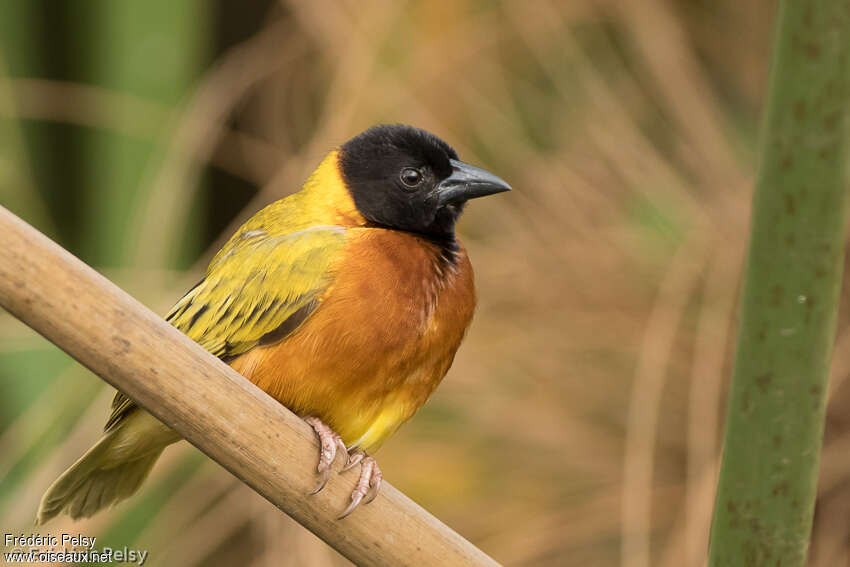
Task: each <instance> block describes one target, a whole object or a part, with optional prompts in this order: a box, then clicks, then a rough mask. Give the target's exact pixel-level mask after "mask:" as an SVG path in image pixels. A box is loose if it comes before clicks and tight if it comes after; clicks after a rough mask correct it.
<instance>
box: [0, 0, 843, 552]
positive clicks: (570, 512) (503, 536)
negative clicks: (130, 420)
mask: <svg viewBox="0 0 850 567" xmlns="http://www.w3.org/2000/svg"><path fill="white" fill-rule="evenodd" d="M231 9H233V8H231ZM266 9H267V12H265V13H264V15H263V16H262V18H261V23H260V25H259V26H258V28H257V29H256V30H254V31H253V32H252V33H251V34H249V35H248V37H246V38H244V39H241V38H240V39H239V40H238V41H233V42H232V45H230V46H228V47H227V48H226V49H222V50H221V52H220V53H219V54H218V55H217V58H216V60H215V62H214V64H213V65H211V66H210V67H209V69H208V70H207V71H206V73H205V74H204V76H203V77H202V78H201V80H200V82H199V84H198V86H197V89H196V90H195V91H194V94H193V95H192V97H191V98H190V100H188V101H187V102H186V103H185V106H183V107H181V108H180V112H179V114H177V117H176V119H175V120H176V125H175V128H174V135H173V137H172V138H170V139H169V140H168V157H167V158H166V160H165V162H164V165H163V166H162V169H161V171H159V172H158V173H157V174H156V175H155V176H154V177H153V179H154V181H153V182H152V185H151V187H152V189H151V192H150V196H151V197H150V201H149V203H150V206H149V208H148V209H146V211H145V213H144V214H142V215H140V217H139V219H140V220H139V222H138V224H137V225H136V231H137V232H136V233H134V236H133V237H134V239H135V240H134V241H135V242H136V243H137V248H136V250H137V253H136V255H135V256H134V258H133V259H132V262H130V263H129V265H128V266H127V267H126V268H123V269H122V270H116V271H114V272H110V276H112V277H113V278H114V279H116V280H117V281H119V283H121V284H122V285H125V286H126V287H127V288H128V289H129V290H130V291H132V292H134V293H138V294H139V295H140V297H142V298H143V299H145V300H146V301H147V302H148V304H150V305H154V306H156V307H157V308H159V309H161V310H164V309H165V308H167V307H168V305H169V303H170V302H172V301H174V300H175V299H176V298H177V297H178V296H179V293H180V292H181V291H182V289H183V287H185V284H187V283H191V282H190V280H191V279H192V278H193V277H194V276H196V275H197V272H198V270H199V268H200V266H202V265H203V262H204V261H206V260H208V259H209V257H210V255H211V253H212V252H213V251H214V250H215V248H216V246H217V245H219V244H220V243H221V239H223V238H226V237H227V236H228V235H229V233H230V232H231V231H232V230H233V229H234V228H235V226H236V224H237V223H238V222H240V221H241V220H243V219H244V218H246V217H247V216H249V215H250V214H252V213H253V212H254V211H256V210H257V209H258V208H259V207H261V206H262V205H263V204H265V203H267V202H269V201H271V200H273V199H276V198H280V197H282V196H284V195H286V194H288V193H291V192H292V191H294V190H296V189H297V188H298V186H299V185H300V183H301V181H302V180H303V179H304V178H305V176H306V175H307V174H308V173H309V171H310V170H311V169H312V168H313V167H314V166H315V165H316V164H317V162H318V161H319V159H320V158H321V156H322V155H323V154H324V153H325V152H326V151H327V150H328V149H329V148H331V147H333V146H334V145H336V144H339V143H341V142H342V141H344V140H345V139H347V138H348V137H350V136H351V135H353V134H355V133H357V132H359V131H360V130H362V129H364V128H366V127H368V126H370V125H372V124H374V123H377V122H405V123H411V124H415V125H417V126H420V127H423V128H426V129H428V130H431V131H433V132H435V133H437V134H438V135H440V136H441V137H443V138H445V139H446V140H448V141H449V142H450V143H452V144H453V145H454V146H455V147H456V148H457V150H458V152H459V154H460V155H461V157H462V158H463V159H465V160H466V161H469V162H472V163H476V164H480V165H482V166H484V167H487V168H488V169H490V170H492V171H494V172H496V173H497V174H499V175H500V176H502V177H503V178H505V179H507V180H508V181H509V182H510V183H511V184H512V185H513V186H514V188H515V190H514V191H513V192H512V193H511V194H509V195H507V196H502V197H499V198H493V199H487V200H482V202H475V203H473V204H471V206H470V207H469V208H468V210H467V212H466V214H465V217H464V219H463V221H462V225H461V233H462V238H463V240H464V242H465V244H466V246H467V248H468V249H469V253H470V257H471V258H472V261H473V265H474V266H475V269H476V278H477V287H478V294H479V306H478V311H477V316H476V319H475V322H474V323H473V326H472V328H471V330H470V333H469V335H468V337H467V340H466V342H465V344H464V346H463V347H462V349H461V351H460V353H459V355H458V357H457V360H456V362H455V364H454V366H453V368H452V370H451V372H450V374H449V376H448V377H447V378H446V380H445V382H444V383H443V385H441V387H440V388H439V389H438V391H437V392H436V394H435V395H434V396H433V398H432V400H431V401H430V402H429V403H428V405H427V406H426V407H425V408H424V409H423V410H422V411H421V412H420V413H419V414H418V415H417V416H416V417H415V418H414V419H413V420H412V421H411V422H410V423H409V424H408V425H406V426H405V427H404V428H402V430H401V431H400V432H399V433H398V434H397V435H396V437H395V438H393V439H392V440H391V441H390V442H388V444H387V445H386V447H385V448H384V449H383V450H382V451H381V452H380V453H379V455H378V457H379V461H380V462H381V464H382V467H383V468H384V471H385V476H386V477H387V478H388V479H389V480H390V481H391V482H392V483H393V484H395V485H396V486H398V487H399V488H400V489H402V490H404V491H405V492H406V493H407V494H408V495H410V496H411V497H412V498H414V499H415V500H416V501H418V502H419V503H421V504H422V505H423V506H425V507H426V508H427V509H429V510H430V511H431V512H432V513H434V514H435V515H436V516H437V517H439V518H441V519H442V520H443V521H445V522H446V523H448V524H449V525H451V526H452V527H454V528H455V529H457V530H458V531H459V532H460V533H461V534H463V535H464V536H465V537H467V538H468V539H470V540H471V541H473V542H474V543H475V544H477V545H479V546H480V547H482V548H483V549H484V550H485V551H487V552H488V553H490V554H491V555H493V556H494V557H495V558H497V559H498V560H500V561H502V562H504V563H505V564H508V565H593V566H601V565H623V566H624V567H648V566H649V565H658V566H671V567H672V566H678V565H702V564H703V562H704V560H705V552H706V549H707V543H708V527H709V520H710V514H711V506H712V504H713V501H712V498H713V490H714V480H715V475H716V471H717V464H718V455H719V450H720V447H719V440H720V436H719V431H720V427H721V425H722V414H723V406H724V400H725V388H726V384H727V380H728V378H727V377H728V375H729V370H730V369H729V362H730V355H731V353H732V352H733V349H734V331H735V304H736V299H737V293H738V286H739V281H740V275H741V274H740V271H741V265H742V257H743V253H744V250H745V246H746V241H747V225H748V211H749V198H750V195H751V190H752V175H753V172H754V169H755V150H756V142H757V132H758V126H757V125H758V114H759V109H760V107H761V99H762V96H763V93H764V89H765V82H766V77H767V68H768V54H769V47H770V36H771V26H772V21H773V10H774V3H773V2H767V1H765V0H753V1H752V2H746V3H740V2H734V1H732V0H718V1H716V2H705V1H692V2H685V1H678V2H672V1H665V0H645V1H641V2H637V1H625V2H614V1H611V0H607V1H606V0H599V1H592V0H576V1H573V2H555V1H547V0H533V1H529V2H520V1H504V2H499V3H491V2H481V1H474V0H463V1H454V2H448V1H436V2H393V1H376V2H368V3H365V4H364V3H360V2H353V1H349V0H317V1H313V2H305V1H301V0H289V1H281V2H280V3H270V4H269V5H268V6H267V8H266ZM225 12H226V10H225ZM222 25H225V26H226V25H227V22H226V21H225V22H223V23H222ZM10 88H11V91H12V92H13V94H14V99H15V103H16V107H15V112H16V113H17V114H18V115H19V116H20V117H22V118H24V119H27V120H39V119H44V120H53V121H67V122H69V123H72V124H76V125H82V126H86V127H96V128H106V129H116V130H118V131H120V132H123V133H129V134H131V135H135V136H139V137H147V138H150V137H151V136H153V135H154V134H152V133H151V131H150V124H151V123H152V122H153V123H155V122H157V121H160V120H161V119H163V118H166V117H169V116H172V115H171V114H169V113H170V112H172V110H173V109H171V108H165V107H162V106H160V105H157V104H155V103H151V102H150V101H145V100H141V99H137V98H133V97H131V96H129V95H126V94H121V93H117V92H113V91H108V90H105V89H100V88H97V87H93V86H90V85H84V84H80V83H74V82H59V81H52V80H43V79H40V80H36V79H32V78H26V77H24V78H20V77H19V78H14V79H11V80H10ZM128 106H129V107H131V108H132V109H134V112H132V113H130V114H129V115H127V116H130V117H129V118H128V117H126V116H125V117H124V118H122V119H113V118H110V116H112V115H111V114H110V113H109V112H106V111H105V110H104V109H107V110H108V109H109V108H113V107H121V108H126V107H128ZM210 169H212V170H216V171H219V172H225V173H226V174H227V175H228V176H230V177H232V178H234V179H238V180H242V182H247V183H249V184H250V185H252V186H254V187H257V188H259V189H258V190H257V189H248V190H246V192H245V193H244V194H243V195H242V196H241V197H239V198H237V199H236V201H233V200H231V201H230V202H239V204H240V206H238V207H235V206H234V207H230V208H227V207H224V210H220V209H219V208H217V207H216V202H215V201H214V200H213V201H212V204H211V210H212V209H215V210H214V211H213V213H214V214H213V215H212V217H213V221H211V222H212V224H213V225H215V224H216V223H218V225H216V226H219V225H220V226H224V225H225V224H226V225H227V228H225V229H224V230H221V231H219V230H218V228H216V230H215V231H214V234H211V235H210V236H216V238H215V239H214V241H213V242H212V244H210V245H209V248H208V250H207V251H206V252H205V253H204V254H203V255H202V257H201V258H200V259H199V260H198V264H197V265H196V267H195V268H194V270H193V271H192V272H191V273H190V274H189V275H188V276H186V277H185V278H183V279H180V278H179V277H178V276H175V275H174V274H173V273H172V272H168V271H163V269H162V268H163V267H164V266H166V265H167V264H168V262H167V258H168V254H169V253H170V243H172V242H173V241H175V240H176V239H179V238H180V235H181V234H182V233H181V232H180V230H181V229H180V227H181V226H183V225H182V224H181V223H182V222H184V221H185V219H186V218H188V217H189V216H190V215H191V214H192V210H191V209H192V203H193V200H192V199H193V197H192V189H190V187H194V186H195V185H196V184H193V183H191V181H192V180H193V179H196V178H197V176H198V175H200V174H199V172H203V171H206V170H210ZM193 176H194V177H193ZM198 187H201V188H203V185H198ZM200 190H203V189H200ZM181 286H183V287H181ZM23 332H24V331H21V330H20V329H19V328H18V327H16V326H15V325H14V324H13V323H10V322H8V321H6V320H5V319H4V320H3V333H4V335H3V337H4V340H6V339H7V338H9V340H11V339H12V338H15V337H17V335H16V333H23ZM833 366H834V368H833V370H834V372H833V380H832V390H831V391H832V398H831V404H830V421H829V424H828V432H827V438H826V445H825V452H824V458H823V473H822V479H821V480H822V482H821V489H820V502H819V507H818V512H817V518H816V526H815V534H814V540H813V547H812V562H811V564H812V565H817V566H821V565H822V566H827V565H830V566H832V565H838V564H847V561H848V557H850V555H848V552H850V550H848V537H850V529H848V521H847V519H848V518H847V516H848V510H850V508H848V505H847V503H848V501H850V476H848V473H850V457H848V455H850V448H848V443H850V441H848V439H850V437H848V435H850V421H848V420H847V419H846V418H845V417H844V416H845V415H846V414H847V411H846V410H847V409H848V408H850V391H849V390H848V388H847V387H846V385H845V380H844V379H845V377H846V376H847V375H848V373H850V326H848V324H847V318H846V317H842V318H841V321H840V324H839V338H838V348H837V351H836V356H835V360H834V365H833ZM75 380H77V382H78V383H79V384H85V385H87V386H86V388H88V389H87V390H86V389H85V388H83V389H82V390H81V391H82V392H83V393H82V394H80V400H79V401H78V402H74V403H77V404H78V405H79V407H80V412H82V411H83V410H84V409H85V408H86V407H88V408H89V409H88V413H86V414H85V417H83V418H82V419H81V420H79V421H78V422H76V423H75V425H74V427H73V428H70V429H69V431H68V432H66V434H65V435H63V436H61V439H57V440H55V441H54V442H53V446H52V447H53V448H52V449H51V453H50V455H49V456H47V457H45V458H44V459H43V460H41V461H39V462H38V464H37V465H36V466H34V467H33V472H32V474H31V475H30V477H29V478H28V479H27V480H26V481H22V483H21V485H20V490H19V491H17V492H16V496H15V497H14V499H13V500H12V503H11V504H9V505H7V506H5V507H4V508H3V510H4V512H3V513H4V516H3V517H4V522H3V523H4V525H8V526H9V527H10V528H14V529H21V526H23V525H25V522H24V520H27V519H28V518H29V517H30V511H34V509H35V502H36V501H37V498H38V496H39V495H40V491H41V490H43V488H44V487H45V486H46V485H47V483H48V482H49V480H50V479H51V478H52V476H53V475H55V474H56V473H57V472H59V471H60V470H61V469H62V468H63V467H64V466H65V465H67V464H68V463H70V462H71V461H72V460H73V459H74V458H75V457H76V455H77V454H78V453H79V452H80V451H81V450H82V449H83V448H85V447H86V446H87V445H88V444H89V443H90V442H91V441H92V440H93V439H94V438H95V435H96V430H97V429H98V427H99V425H100V423H99V422H100V420H101V419H102V418H103V415H104V414H105V406H106V396H107V394H105V393H102V394H101V395H100V396H99V397H98V398H97V399H96V401H94V402H91V403H90V402H89V400H90V399H91V397H92V392H93V391H94V390H95V389H96V388H97V386H96V385H97V380H96V379H95V378H93V377H91V376H85V375H83V376H82V377H79V378H75ZM43 396H44V397H43V398H39V404H38V406H37V404H35V403H34V404H33V407H34V408H36V409H32V410H31V411H30V413H27V412H24V413H23V414H22V416H21V417H19V418H18V419H17V420H16V421H14V422H13V423H12V424H11V425H10V426H9V427H8V428H6V429H5V430H4V431H3V433H2V435H3V437H0V439H6V442H7V443H8V442H9V441H8V439H9V438H10V437H11V436H12V435H13V433H10V431H11V432H15V433H14V435H18V434H20V432H21V431H23V430H26V428H27V427H29V425H28V424H29V423H30V422H37V421H38V419H39V416H43V413H40V412H45V411H46V410H44V409H38V407H40V408H44V407H46V406H47V404H49V403H50V402H51V400H52V401H53V402H56V403H62V402H64V401H66V400H65V397H66V396H65V394H63V393H62V391H61V390H60V388H59V387H58V386H57V387H55V388H54V389H53V390H48V391H46V392H45V393H44V394H43ZM50 396H53V397H52V398H50ZM75 399H76V398H75ZM28 416H29V417H28ZM27 419H29V420H30V421H26V420H27ZM36 430H37V429H36ZM39 435H41V434H40V433H32V434H30V435H29V438H33V439H35V438H37V437H38V436H39ZM193 452H194V450H192V449H190V448H187V447H182V448H180V449H172V450H170V451H169V452H168V454H167V455H166V458H165V459H164V460H163V462H162V463H160V464H159V466H158V467H157V469H156V470H155V472H154V475H153V478H152V484H154V485H155V486H157V488H149V489H147V490H143V491H142V493H141V494H140V495H139V496H138V497H137V499H139V500H141V499H145V498H146V497H149V496H150V494H152V493H154V492H155V493H156V494H159V495H160V496H161V498H160V500H161V507H159V508H157V511H156V513H155V515H154V516H153V518H155V520H150V521H149V522H148V523H147V524H145V525H144V526H143V527H142V528H141V529H139V530H137V535H135V536H133V541H134V542H135V545H137V546H142V547H147V548H148V549H150V550H151V561H152V562H153V564H164V565H165V564H168V565H190V564H204V565H230V564H234V563H236V562H237V561H238V562H239V563H245V564H251V565H264V564H269V565H271V564H275V565H316V566H321V565H336V564H341V563H344V560H342V559H341V558H339V557H338V556H337V555H336V554H335V553H334V552H332V551H329V550H327V549H326V548H325V547H324V544H322V543H321V542H319V541H317V540H316V539H315V538H314V537H313V536H311V535H310V534H307V533H306V532H304V531H303V530H302V529H301V528H299V527H298V526H296V525H294V524H293V523H292V522H291V521H289V520H288V519H287V518H285V517H284V516H283V515H281V514H280V513H279V511H278V510H276V509H275V508H273V507H272V506H271V505H269V504H268V503H266V502H265V501H263V500H262V499H261V498H260V497H259V496H256V495H255V494H253V493H252V492H251V491H250V490H248V489H247V488H245V487H243V486H241V485H240V484H239V483H238V482H237V481H235V480H234V479H233V478H231V477H230V476H229V475H228V474H227V473H225V472H224V471H222V470H220V469H218V467H216V466H215V465H213V464H202V465H198V466H194V468H192V467H190V469H191V470H190V472H185V471H184V472H181V471H183V469H185V468H186V466H185V465H183V464H181V463H184V462H186V461H187V460H188V461H189V462H193V463H197V462H200V461H202V460H200V459H197V458H196V457H193V456H191V455H190V454H192V453H193ZM193 458H194V459H195V460H194V461H192V459H193ZM181 467H182V468H181ZM180 474H182V475H183V476H187V477H188V476H190V477H191V478H190V479H189V481H187V482H185V483H182V484H179V485H175V487H172V486H171V485H172V484H174V483H173V482H172V481H173V478H174V477H175V475H180ZM347 480H350V479H346V478H345V477H344V478H340V479H333V480H332V481H331V482H346V481H347ZM125 506H127V507H126V508H124V510H129V509H131V508H129V506H130V505H125ZM352 520H353V521H356V517H355V518H352ZM128 521H129V520H127V514H126V513H125V512H122V508H121V507H119V508H117V509H116V510H114V511H112V512H109V513H107V514H103V515H102V516H99V517H96V518H94V519H93V520H91V521H87V522H84V523H81V524H77V525H72V524H70V523H67V522H66V523H65V524H61V525H59V526H55V527H53V528H52V530H53V531H63V530H65V531H68V530H79V531H82V532H83V533H91V534H98V533H108V532H109V530H112V529H118V528H115V527H114V526H115V525H117V524H119V523H121V522H123V523H127V522H128ZM175 534H179V541H176V540H175ZM124 543H129V542H124Z"/></svg>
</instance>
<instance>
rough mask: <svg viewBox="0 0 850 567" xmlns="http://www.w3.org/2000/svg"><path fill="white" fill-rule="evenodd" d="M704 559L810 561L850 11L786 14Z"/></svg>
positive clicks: (849, 85) (800, 4)
mask: <svg viewBox="0 0 850 567" xmlns="http://www.w3.org/2000/svg"><path fill="white" fill-rule="evenodd" d="M776 34H777V36H776V40H775V47H774V52H773V69H772V73H771V81H770V89H769V93H768V101H767V114H766V118H765V129H764V132H763V139H762V154H761V166H760V169H759V175H758V180H757V184H756V192H755V198H754V202H753V213H752V229H751V230H752V232H751V237H750V248H749V258H748V262H747V275H746V283H745V286H744V295H743V303H742V309H741V322H740V329H739V338H738V352H737V357H736V361H735V370H734V376H733V382H732V391H731V394H730V400H729V406H728V411H727V422H726V433H725V441H724V449H723V453H724V454H723V464H722V467H721V472H720V480H719V484H718V490H717V498H716V501H715V512H714V520H713V525H712V534H711V537H712V541H711V547H710V552H709V563H710V565H711V566H714V567H720V566H724V567H728V566H738V565H740V566H743V565H747V566H761V565H782V566H783V567H794V566H801V565H803V564H804V563H805V561H806V555H807V550H808V544H809V537H810V532H811V527H812V514H813V509H814V502H815V496H816V487H817V478H818V461H819V456H820V449H821V439H822V436H823V427H824V416H825V405H826V391H827V388H826V386H827V377H828V368H829V360H830V356H831V351H832V346H833V340H834V334H835V321H836V315H837V313H838V302H839V291H840V286H841V272H842V262H843V258H844V242H845V225H846V214H845V213H846V208H847V184H846V179H847V178H846V163H847V158H848V153H847V150H848V129H847V127H848V114H850V68H848V63H850V10H848V6H847V3H846V2H835V1H832V0H812V1H790V0H788V1H783V2H780V5H779V16H778V22H777V28H776Z"/></svg>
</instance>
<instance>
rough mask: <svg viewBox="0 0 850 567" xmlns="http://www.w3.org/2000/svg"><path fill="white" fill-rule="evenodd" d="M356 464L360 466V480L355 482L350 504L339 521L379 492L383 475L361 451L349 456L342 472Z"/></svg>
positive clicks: (375, 464)
mask: <svg viewBox="0 0 850 567" xmlns="http://www.w3.org/2000/svg"><path fill="white" fill-rule="evenodd" d="M358 463H359V464H360V479H359V480H358V481H357V486H355V487H354V490H353V491H352V492H351V504H349V505H348V508H346V509H345V511H344V512H343V513H342V515H341V516H340V517H339V518H338V519H340V520H341V519H343V518H344V517H346V516H348V515H349V514H351V512H353V511H354V509H355V508H357V506H359V505H360V503H361V502H362V503H363V504H368V503H369V502H371V501H372V500H374V499H375V498H376V497H377V496H378V492H379V491H380V490H381V481H382V480H383V478H384V475H383V474H382V473H381V469H380V467H378V463H376V462H375V459H373V458H372V457H370V456H368V455H367V454H366V453H364V452H363V451H357V452H355V453H353V454H352V455H350V456H349V457H348V462H347V463H346V464H345V467H343V469H342V470H343V471H347V470H348V469H350V468H352V467H354V466H355V465H357V464H358ZM370 488H371V489H372V490H371V491H370V490H369V489H370ZM367 494H368V497H367ZM364 498H366V500H363V499H364Z"/></svg>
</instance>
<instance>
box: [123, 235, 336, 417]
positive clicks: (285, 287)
mask: <svg viewBox="0 0 850 567" xmlns="http://www.w3.org/2000/svg"><path fill="white" fill-rule="evenodd" d="M272 226H273V225H272ZM344 240H345V228H344V227H342V226H312V227H309V228H305V229H303V230H298V231H296V232H292V233H288V234H276V235H271V234H269V232H267V230H266V229H265V227H264V226H263V223H260V222H253V223H252V222H251V221H249V222H248V223H246V225H245V226H243V227H242V229H240V231H239V232H237V233H236V235H234V237H233V238H231V240H230V241H229V242H228V243H227V244H226V245H225V246H224V247H223V248H222V249H221V251H220V252H219V253H218V254H217V255H216V257H215V258H214V259H213V261H212V262H211V263H210V266H209V268H207V274H206V277H204V279H203V280H201V281H200V282H199V283H198V284H197V285H196V286H195V287H193V288H192V289H191V290H189V292H188V293H186V295H184V296H183V298H182V299H180V301H178V302H177V304H175V305H174V307H172V308H171V311H170V312H169V313H168V315H166V319H167V320H168V322H170V323H171V324H172V325H174V326H175V327H177V328H178V329H180V330H181V331H183V332H184V333H185V334H186V335H188V336H189V337H190V338H191V339H193V340H194V341H195V342H197V343H199V344H200V345H201V346H203V347H204V348H205V349H207V350H208V351H209V352H211V353H212V354H214V355H216V356H218V357H219V358H222V359H224V360H227V359H230V358H233V357H235V356H238V355H240V354H244V353H245V352H247V351H249V350H250V349H252V348H253V347H255V346H257V345H261V344H269V343H272V342H276V341H279V340H281V339H283V338H285V337H286V336H287V335H289V334H290V333H292V332H293V331H294V330H295V329H296V328H298V326H299V325H300V324H301V323H302V322H304V320H305V319H306V318H307V317H308V316H309V315H310V313H312V312H313V310H315V309H316V307H317V306H318V305H319V303H320V302H321V301H322V295H323V293H324V292H325V291H326V290H327V289H328V287H329V286H330V284H331V282H332V280H333V276H334V272H333V268H334V265H335V263H336V261H337V259H338V258H339V256H340V254H341V251H342V247H343V243H344ZM134 407H135V404H134V403H133V401H132V400H130V399H129V398H127V397H126V396H124V395H123V394H121V393H120V392H119V393H118V394H116V396H115V399H114V400H113V402H112V414H111V415H110V417H109V420H108V421H107V423H106V429H107V430H108V429H110V428H111V427H113V426H114V425H116V424H117V423H119V422H120V421H121V419H122V417H123V416H124V415H126V414H127V413H128V412H129V411H131V410H132V409H133V408H134Z"/></svg>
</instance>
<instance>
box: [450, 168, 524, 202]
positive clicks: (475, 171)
mask: <svg viewBox="0 0 850 567" xmlns="http://www.w3.org/2000/svg"><path fill="white" fill-rule="evenodd" d="M449 161H450V162H451V164H452V174H451V175H450V176H448V177H447V178H445V179H443V180H442V181H441V182H440V183H439V184H437V187H436V189H435V192H436V194H437V199H438V204H439V205H440V206H443V205H448V204H451V203H459V202H461V201H467V200H469V199H474V198H476V197H484V196H486V195H493V194H494V193H501V192H503V191H510V190H511V186H510V185H508V184H507V183H505V181H504V180H503V179H500V178H498V177H496V176H495V175H493V174H492V173H490V172H489V171H486V170H484V169H481V168H480V167H475V166H474V165H469V164H468V163H463V162H462V161H458V160H455V159H452V160H449Z"/></svg>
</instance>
